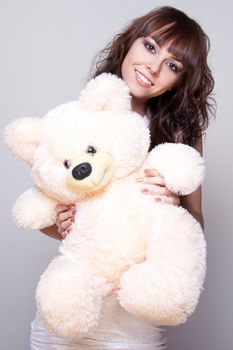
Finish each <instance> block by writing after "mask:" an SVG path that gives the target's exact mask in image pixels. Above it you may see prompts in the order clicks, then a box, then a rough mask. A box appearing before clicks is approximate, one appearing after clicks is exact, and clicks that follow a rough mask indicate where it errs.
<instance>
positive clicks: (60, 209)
mask: <svg viewBox="0 0 233 350" xmlns="http://www.w3.org/2000/svg"><path fill="white" fill-rule="evenodd" d="M75 212H76V207H75V206H74V205H64V204H59V205H57V207H56V213H57V220H56V225H57V227H58V233H60V235H61V236H62V238H65V237H66V236H67V235H68V234H69V232H70V229H71V225H72V223H73V222H74V215H75Z"/></svg>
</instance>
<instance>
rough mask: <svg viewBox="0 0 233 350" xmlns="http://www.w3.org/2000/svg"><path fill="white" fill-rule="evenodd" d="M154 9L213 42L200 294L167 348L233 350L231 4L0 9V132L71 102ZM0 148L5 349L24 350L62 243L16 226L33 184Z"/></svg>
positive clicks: (101, 0) (62, 4) (12, 5)
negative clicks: (106, 54) (109, 46)
mask: <svg viewBox="0 0 233 350" xmlns="http://www.w3.org/2000/svg"><path fill="white" fill-rule="evenodd" d="M160 5H172V6H175V7H178V8H180V9H181V10H184V11H185V12H187V13H188V14H189V15H190V16H192V17H194V18H195V19H197V20H198V21H199V23H200V24H201V25H202V26H203V28H204V30H205V31H206V32H207V33H208V34H209V36H210V39H211V43H212V49H211V54H210V65H211V68H212V70H213V73H214V76H215V80H216V88H215V96H216V99H217V103H218V112H217V119H216V121H214V122H212V124H211V127H210V128H209V131H208V133H207V137H206V140H205V144H204V151H205V159H206V165H207V178H206V180H205V184H204V191H203V192H204V193H203V211H204V216H205V226H206V229H205V236H206V239H207V243H208V274H207V279H206V282H205V291H204V292H203V294H202V296H201V299H200V303H199V306H198V309H197V311H196V312H195V314H194V315H193V316H192V317H191V318H190V319H189V321H188V322H187V323H186V324H185V325H183V326H179V327H176V328H170V329H168V344H169V350H183V349H189V350H198V349H200V350H204V349H205V350H220V349H221V350H232V349H233V339H232V331H233V327H232V296H233V293H232V285H233V278H232V253H233V248H232V245H233V238H232V211H231V209H232V178H233V172H232V169H233V167H232V156H233V154H232V149H233V144H232V137H231V136H232V131H233V128H232V117H233V115H232V86H233V74H232V71H233V65H232V55H233V50H232V44H231V42H232V35H233V25H232V22H233V21H232V13H233V8H232V1H230V0H229V1H226V0H225V1H216V2H213V1H209V2H204V1H203V0H195V1H187V0H186V1H181V0H180V1H178V0H177V1H167V2H164V1H149V0H144V1H142V0H141V1H139V0H132V1H129V0H121V1H119V0H118V1H107V0H98V1H94V0H93V1H91V0H85V1H74V0H73V1H72V0H56V1H55V0H46V1H45V0H40V1H35V0H21V1H17V0H13V1H12V0H5V1H4V0H2V1H0V101H1V106H0V108H1V112H0V115H1V118H0V127H1V130H2V129H3V128H4V126H5V125H6V124H7V123H8V122H9V121H10V120H11V119H12V118H15V117H20V116H41V115H43V114H44V113H45V112H46V111H47V110H48V109H50V108H51V107H54V106H55V105H57V104H60V103H62V102H66V101H69V100H72V99H75V98H76V97H77V96H78V94H79V91H80V89H81V87H83V86H84V84H85V80H86V77H87V73H88V71H89V68H90V64H91V61H92V58H93V56H94V54H95V53H96V52H97V51H98V50H100V49H101V48H102V47H103V46H104V45H105V44H106V42H107V41H109V40H110V39H111V38H112V36H113V35H114V34H116V33H118V32H119V31H120V30H121V28H122V27H123V26H124V25H125V24H126V23H127V22H128V21H130V20H131V19H133V18H134V17H136V16H139V15H142V14H144V13H146V12H147V11H149V10H151V9H152V8H154V7H157V6H160ZM0 142H1V146H0V151H1V158H0V159H1V211H0V215H1V231H2V233H1V254H0V259H1V261H0V268H1V288H0V290H1V296H0V303H1V307H0V315H1V316H0V317H1V320H0V322H1V324H0V333H1V349H4V350H13V349H14V350H16V349H17V350H27V349H29V331H30V321H31V320H32V319H33V317H34V313H35V303H34V291H35V287H36V284H37V281H38V278H39V276H40V274H41V273H42V272H43V271H44V269H45V267H46V266H47V265H48V263H49V261H50V259H51V258H52V256H53V255H54V254H55V253H56V251H57V246H58V243H57V241H55V240H52V239H50V238H48V237H46V236H45V235H43V234H42V233H39V232H25V231H23V230H19V229H17V228H16V227H15V225H14V223H13V222H12V220H11V214H10V213H11V207H12V204H13V202H14V200H15V199H16V197H17V196H18V195H19V194H21V193H22V192H23V191H24V190H26V189H27V188H28V187H29V186H30V185H31V183H32V181H31V179H30V177H29V170H28V168H27V167H26V166H25V165H24V164H23V163H22V162H20V161H18V160H15V159H14V158H13V156H12V155H11V154H10V152H9V151H8V150H7V148H6V146H5V145H4V143H3V141H2V138H1V141H0Z"/></svg>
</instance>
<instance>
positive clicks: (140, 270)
mask: <svg viewBox="0 0 233 350" xmlns="http://www.w3.org/2000/svg"><path fill="white" fill-rule="evenodd" d="M162 209H163V208H162ZM162 209H161V212H160V213H159V214H161V215H159V218H160V219H161V220H162V217H163V218H164V215H162V214H163V213H162ZM164 209H165V208H164ZM158 210H159V209H158ZM156 225H157V228H159V227H160V228H161V229H160V230H158V231H157V232H156V233H154V235H152V236H151V240H150V243H149V246H148V250H147V254H146V261H145V262H143V263H140V264H137V265H134V266H131V267H130V268H129V270H128V271H126V272H125V273H124V274H123V275H122V278H121V281H120V290H119V292H118V299H119V302H120V304H121V305H122V307H123V308H124V309H125V310H126V311H128V312H130V313H132V314H133V315H135V316H138V317H141V318H144V319H147V320H150V321H152V322H154V323H156V324H158V325H177V324H180V323H184V322H185V321H186V319H187V317H188V316H189V315H190V314H191V313H192V312H193V311H194V309H195V307H196V305H197V303H198V299H199V296H200V292H201V290H202V284H203V281H204V276H205V241H204V238H203V234H202V229H201V227H200V225H199V224H198V223H197V222H196V221H195V220H194V218H193V217H191V215H190V214H189V213H187V212H185V211H182V210H181V211H179V210H178V208H175V207H174V209H173V208H172V210H171V211H170V217H169V215H168V214H167V215H166V220H163V222H162V221H161V223H160V224H159V222H157V223H156ZM155 227H156V226H155Z"/></svg>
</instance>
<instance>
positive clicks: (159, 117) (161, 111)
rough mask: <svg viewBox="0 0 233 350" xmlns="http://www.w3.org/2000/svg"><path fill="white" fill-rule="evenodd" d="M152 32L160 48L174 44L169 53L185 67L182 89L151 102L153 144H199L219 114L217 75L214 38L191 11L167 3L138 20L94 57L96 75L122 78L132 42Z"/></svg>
mask: <svg viewBox="0 0 233 350" xmlns="http://www.w3.org/2000/svg"><path fill="white" fill-rule="evenodd" d="M147 36H151V37H152V38H153V39H154V40H155V41H156V43H157V44H158V45H159V46H163V45H166V44H169V48H168V51H169V52H170V53H171V54H172V55H174V57H176V58H177V59H179V60H180V61H181V62H182V64H183V66H184V73H183V75H182V78H181V81H180V82H179V84H178V85H177V86H176V87H174V88H173V89H172V90H171V91H167V92H165V93H164V94H162V95H160V96H157V97H154V98H151V99H150V100H149V101H148V106H147V107H148V109H147V111H148V115H149V117H150V132H151V148H152V147H154V146H155V145H156V144H159V143H162V142H182V143H186V144H189V145H191V146H194V145H195V144H196V142H197V140H198V139H199V138H200V137H201V136H202V134H203V133H204V131H205V130H206V128H207V127H208V124H209V118H210V115H214V112H215V101H214V99H213V97H212V95H211V93H212V90H213V87H214V79H213V77H212V74H211V70H210V68H209V67H208V64H207V55H208V52H209V48H210V42H209V38H208V36H207V35H206V34H205V33H204V31H203V30H202V28H201V27H200V25H199V24H198V23H197V22H196V21H194V20H193V19H191V18H190V17H188V16H187V15H186V14H185V13H183V12H182V11H180V10H177V9H175V8H173V7H169V6H165V7H160V8H158V9H154V10H152V11H151V12H149V13H148V14H146V15H144V16H142V17H139V18H136V19H135V20H133V21H132V22H131V23H130V24H129V25H128V26H127V27H126V28H125V29H124V30H123V31H122V32H121V33H120V34H117V35H116V36H115V37H114V39H113V41H112V42H110V43H109V44H107V46H106V47H105V48H104V49H103V50H102V51H100V53H99V54H98V56H97V57H96V58H95V60H94V61H93V64H92V69H93V66H94V65H95V73H94V74H93V75H92V76H91V77H96V76H98V75H99V74H101V73H103V72H107V73H108V72H109V73H112V74H116V75H117V76H119V77H121V78H122V76H121V66H122V62H123V60H124V58H125V56H126V54H127V53H128V51H129V49H130V47H131V45H132V44H133V42H134V41H135V40H136V39H137V38H139V37H147Z"/></svg>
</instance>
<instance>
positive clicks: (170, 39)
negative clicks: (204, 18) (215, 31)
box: [142, 19, 200, 70]
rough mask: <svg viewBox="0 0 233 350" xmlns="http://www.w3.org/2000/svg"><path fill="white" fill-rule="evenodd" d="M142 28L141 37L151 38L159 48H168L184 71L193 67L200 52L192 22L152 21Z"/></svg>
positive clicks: (197, 37)
mask: <svg viewBox="0 0 233 350" xmlns="http://www.w3.org/2000/svg"><path fill="white" fill-rule="evenodd" d="M145 28H146V29H144V30H143V28H142V33H143V35H142V36H151V37H152V38H153V39H154V40H155V42H156V43H157V44H158V45H159V46H161V47H162V46H165V45H169V46H168V51H169V52H170V53H171V54H172V55H173V56H174V57H175V58H176V59H177V60H179V61H180V62H181V63H182V64H183V66H184V67H185V68H186V69H188V70H189V69H191V68H192V67H195V66H196V64H197V62H198V59H199V52H200V40H199V33H196V31H195V29H196V28H195V27H194V26H193V25H192V21H185V20H183V21H180V22H179V21H171V22H170V23H169V22H168V23H166V22H165V21H161V20H160V21H158V20H155V19H153V21H151V22H150V23H147V24H146V26H145Z"/></svg>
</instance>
